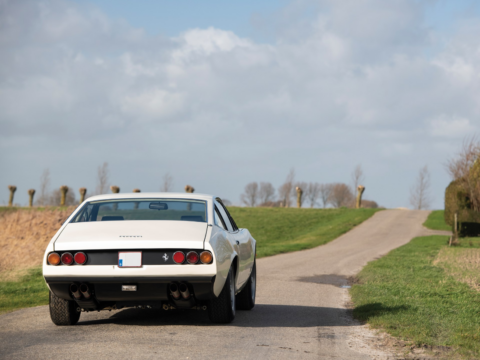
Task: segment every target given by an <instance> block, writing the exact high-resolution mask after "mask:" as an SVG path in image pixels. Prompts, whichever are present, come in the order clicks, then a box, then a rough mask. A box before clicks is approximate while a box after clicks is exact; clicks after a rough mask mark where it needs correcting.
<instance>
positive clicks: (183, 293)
mask: <svg viewBox="0 0 480 360" xmlns="http://www.w3.org/2000/svg"><path fill="white" fill-rule="evenodd" d="M168 288H169V290H170V294H171V295H172V297H173V298H174V299H175V300H180V298H183V299H185V300H188V299H189V298H190V296H191V293H190V290H188V286H187V284H185V283H183V282H182V283H180V284H177V283H171V284H170V285H169V287H168ZM70 292H71V293H72V295H73V297H74V298H75V300H80V299H81V298H82V297H83V298H85V299H86V300H88V299H90V298H91V297H92V292H91V289H90V288H89V286H88V285H87V284H85V283H83V284H80V286H78V285H77V284H75V283H72V284H70Z"/></svg>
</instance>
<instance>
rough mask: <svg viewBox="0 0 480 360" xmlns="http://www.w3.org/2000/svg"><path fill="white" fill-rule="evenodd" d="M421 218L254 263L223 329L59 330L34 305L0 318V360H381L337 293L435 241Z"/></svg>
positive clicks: (166, 324) (177, 318) (191, 321)
mask: <svg viewBox="0 0 480 360" xmlns="http://www.w3.org/2000/svg"><path fill="white" fill-rule="evenodd" d="M428 213H429V212H428V211H406V210H385V211H381V212H378V213H376V214H375V215H374V216H373V217H372V218H371V219H369V220H367V221H366V222H364V223H363V224H361V225H359V226H358V227H356V228H354V229H353V230H352V231H350V232H349V233H347V234H345V235H343V236H341V237H340V238H338V239H336V240H334V241H332V242H330V243H329V244H326V245H324V246H320V247H317V248H315V249H312V250H305V251H299V252H296V253H290V254H282V255H277V256H272V257H269V258H264V259H259V260H257V273H258V282H257V305H256V306H255V308H254V309H253V310H252V311H238V312H237V317H236V319H235V321H234V322H233V323H231V324H228V325H221V326H219V325H212V324H211V323H210V322H209V320H208V317H207V314H206V313H205V312H204V311H196V310H190V311H182V312H179V311H157V310H137V309H126V310H119V311H112V312H99V313H83V314H82V316H81V318H80V322H79V324H78V325H76V326H70V327H58V326H55V325H53V323H52V322H51V320H50V316H49V312H48V306H40V307H36V308H30V309H25V310H20V311H16V312H13V313H9V314H6V315H2V316H0V323H1V326H0V358H2V359H53V358H68V359H127V358H141V359H220V358H228V359H382V358H386V357H387V355H388V354H387V353H382V352H381V351H380V352H379V351H378V350H374V349H372V348H369V345H368V343H367V342H366V341H365V339H368V338H369V337H370V338H373V337H374V336H375V335H374V334H373V333H371V332H369V330H367V329H366V328H365V326H361V325H360V324H358V323H357V322H356V321H354V320H353V319H352V318H351V316H350V313H349V311H348V310H347V309H346V306H347V303H348V301H349V296H348V289H347V288H344V287H342V286H345V285H347V280H346V279H347V278H348V277H350V276H353V275H355V274H356V273H358V272H359V271H360V270H361V269H362V267H363V266H365V264H367V262H369V261H371V260H374V259H376V258H378V257H380V256H382V255H385V254H386V253H388V252H389V251H390V250H392V249H394V248H396V247H399V246H401V245H403V244H406V243H407V242H408V241H409V240H410V239H412V238H413V237H415V236H421V235H429V234H435V233H441V232H434V231H430V230H427V229H425V228H423V227H422V223H423V222H424V221H425V220H426V218H427V216H428ZM442 234H445V232H443V233H442ZM253 235H254V236H255V234H253Z"/></svg>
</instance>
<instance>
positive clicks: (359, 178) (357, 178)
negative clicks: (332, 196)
mask: <svg viewBox="0 0 480 360" xmlns="http://www.w3.org/2000/svg"><path fill="white" fill-rule="evenodd" d="M364 181H365V176H363V169H362V165H360V164H358V165H357V166H356V167H355V170H353V172H352V183H353V193H354V194H355V193H356V192H357V189H358V185H363V184H362V183H363V182H364Z"/></svg>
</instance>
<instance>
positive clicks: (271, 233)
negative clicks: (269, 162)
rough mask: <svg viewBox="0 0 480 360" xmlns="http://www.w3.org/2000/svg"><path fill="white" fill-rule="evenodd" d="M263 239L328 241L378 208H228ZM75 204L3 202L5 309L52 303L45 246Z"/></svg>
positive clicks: (296, 244)
mask: <svg viewBox="0 0 480 360" xmlns="http://www.w3.org/2000/svg"><path fill="white" fill-rule="evenodd" d="M229 210H230V212H231V213H232V216H233V217H234V218H235V221H236V222H237V224H238V226H240V227H245V228H248V229H249V230H250V232H251V233H252V235H253V236H254V237H255V239H256V240H257V241H258V248H257V255H258V257H263V256H269V255H275V254H278V253H283V252H289V251H296V250H302V249H308V248H312V247H315V246H319V245H322V244H325V243H327V242H329V241H331V240H333V239H335V238H336V237H338V236H340V235H341V234H343V233H345V232H347V231H349V230H350V229H352V228H353V227H354V226H356V225H358V224H360V223H361V222H363V221H365V220H366V219H368V218H369V217H371V216H372V215H373V214H374V213H375V212H376V211H378V210H375V209H358V210H355V209H294V208H287V209H285V208H239V207H231V208H229ZM71 211H73V208H46V209H45V208H40V209H39V208H16V209H12V208H0V229H1V231H0V249H2V251H1V252H0V313H4V312H7V311H12V310H15V309H19V308H23V307H30V306H38V305H45V304H48V289H47V287H46V285H45V283H44V280H43V277H42V272H41V267H40V265H41V263H42V260H43V254H44V251H45V248H46V246H47V244H48V242H49V241H50V239H51V238H52V236H53V235H54V234H55V232H56V231H57V230H58V229H59V228H60V226H61V224H62V223H63V221H65V219H66V218H67V217H68V215H69V214H70V213H71Z"/></svg>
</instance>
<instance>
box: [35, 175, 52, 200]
mask: <svg viewBox="0 0 480 360" xmlns="http://www.w3.org/2000/svg"><path fill="white" fill-rule="evenodd" d="M49 201H50V170H49V169H45V170H43V173H42V175H41V176H40V191H39V193H38V197H37V201H36V204H37V205H38V206H45V205H48V204H49Z"/></svg>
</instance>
